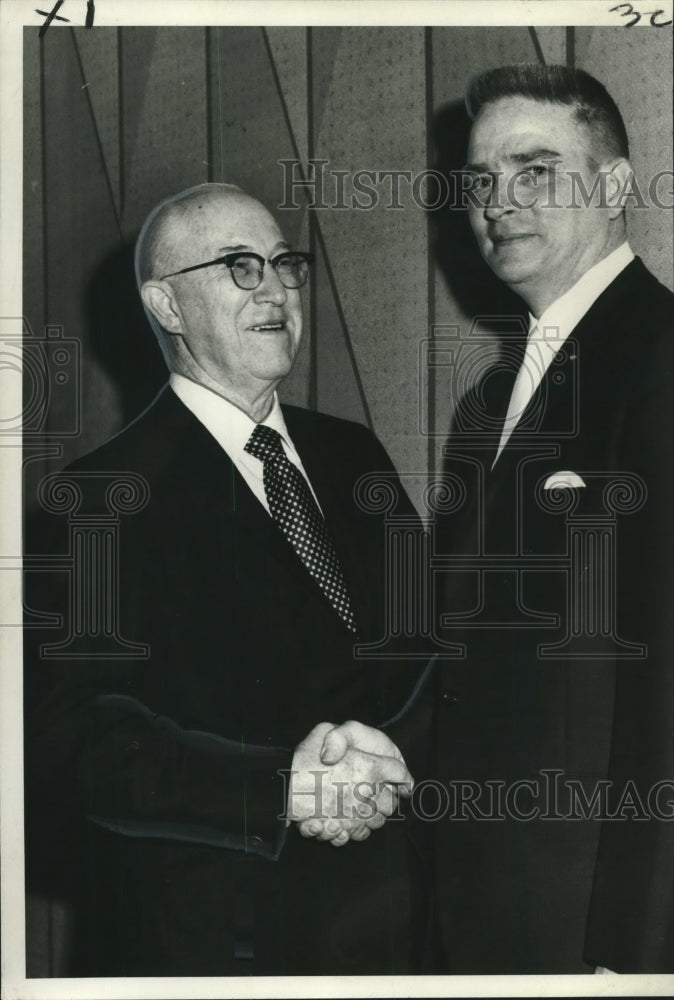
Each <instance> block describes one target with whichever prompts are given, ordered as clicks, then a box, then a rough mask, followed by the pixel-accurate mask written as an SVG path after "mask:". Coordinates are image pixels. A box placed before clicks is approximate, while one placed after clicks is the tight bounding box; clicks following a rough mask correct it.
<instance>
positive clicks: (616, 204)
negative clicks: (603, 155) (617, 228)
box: [601, 157, 634, 219]
mask: <svg viewBox="0 0 674 1000" xmlns="http://www.w3.org/2000/svg"><path fill="white" fill-rule="evenodd" d="M601 169H602V170H604V171H606V204H607V207H608V210H609V218H611V219H617V218H618V216H620V215H622V213H623V212H624V210H625V203H626V201H627V198H628V197H629V196H630V193H631V192H632V193H633V185H634V171H633V170H632V164H631V163H630V161H629V160H626V159H625V158H624V157H620V159H617V160H611V161H609V162H608V163H605V164H604V165H603V166H602V168H601Z"/></svg>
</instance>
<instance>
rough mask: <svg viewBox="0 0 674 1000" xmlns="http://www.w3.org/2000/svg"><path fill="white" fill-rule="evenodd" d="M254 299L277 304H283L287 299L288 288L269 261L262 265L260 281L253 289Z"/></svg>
mask: <svg viewBox="0 0 674 1000" xmlns="http://www.w3.org/2000/svg"><path fill="white" fill-rule="evenodd" d="M254 299H255V301H256V302H273V303H274V305H277V306H282V305H284V304H285V302H286V301H287V299H288V289H287V288H286V287H285V285H284V284H283V283H282V282H281V280H280V278H279V276H278V274H277V273H276V271H275V269H274V268H273V267H272V266H271V264H270V263H269V261H267V262H266V264H265V265H264V270H263V271H262V281H261V282H260V284H259V285H258V286H257V288H256V289H255V292H254Z"/></svg>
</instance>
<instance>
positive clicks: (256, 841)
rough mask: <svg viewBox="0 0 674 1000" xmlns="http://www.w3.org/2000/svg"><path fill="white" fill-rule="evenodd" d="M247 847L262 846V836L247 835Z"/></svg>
mask: <svg viewBox="0 0 674 1000" xmlns="http://www.w3.org/2000/svg"><path fill="white" fill-rule="evenodd" d="M248 846H249V847H256V848H257V847H262V837H249V838H248Z"/></svg>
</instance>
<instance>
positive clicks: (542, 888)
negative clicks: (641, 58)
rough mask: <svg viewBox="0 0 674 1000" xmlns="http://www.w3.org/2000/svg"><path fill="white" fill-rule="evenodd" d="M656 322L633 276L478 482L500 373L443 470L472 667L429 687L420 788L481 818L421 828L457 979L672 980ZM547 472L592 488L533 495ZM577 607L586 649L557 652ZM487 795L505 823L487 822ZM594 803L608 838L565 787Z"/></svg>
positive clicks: (582, 335) (671, 698)
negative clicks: (453, 795)
mask: <svg viewBox="0 0 674 1000" xmlns="http://www.w3.org/2000/svg"><path fill="white" fill-rule="evenodd" d="M671 305H672V296H671V293H669V292H668V291H667V290H666V289H665V288H663V286H661V285H660V284H659V283H658V282H657V281H656V280H655V278H653V277H652V275H650V274H649V272H648V271H647V270H646V268H645V267H644V265H643V264H642V262H641V261H640V260H638V259H637V260H635V261H633V262H632V263H631V264H630V265H629V266H628V267H627V268H626V269H625V270H624V271H623V272H622V273H621V274H620V275H619V276H618V277H617V278H616V279H615V281H614V282H613V283H612V284H611V285H610V286H609V287H608V288H607V289H606V290H605V291H604V293H603V294H602V295H601V296H600V297H599V298H598V299H597V300H596V302H595V303H594V304H593V306H592V307H591V308H590V310H589V311H588V312H587V314H586V315H585V316H584V317H583V319H582V320H581V321H580V323H579V324H578V326H577V327H576V329H575V330H574V331H573V333H572V335H571V337H570V339H569V341H567V343H566V345H565V346H564V349H563V350H562V351H561V352H560V354H559V356H558V357H557V358H556V359H555V361H554V362H553V364H552V365H551V366H550V368H549V369H548V372H547V373H546V376H545V378H544V379H543V382H542V384H541V386H540V387H539V389H538V391H537V392H536V394H535V395H534V398H533V400H532V401H531V403H530V405H529V407H528V408H527V411H526V412H525V414H524V415H523V418H522V420H521V421H520V423H519V425H518V426H517V428H516V430H515V431H514V433H513V435H512V437H511V438H510V441H509V442H508V444H507V446H506V448H505V450H504V451H503V453H502V454H501V456H500V458H499V460H498V462H497V463H496V465H495V467H494V469H493V471H492V470H491V464H492V461H493V459H494V456H495V453H496V447H497V444H498V440H499V437H500V430H501V426H502V419H503V417H504V416H505V412H506V409H507V405H508V400H509V395H510V391H511V388H512V384H513V374H512V372H511V374H510V376H508V377H504V373H503V371H502V370H501V371H500V372H498V371H496V372H490V373H488V374H487V376H485V379H484V380H483V382H482V385H481V386H480V387H479V388H478V391H477V392H476V393H474V394H473V395H472V396H471V398H470V399H469V400H468V401H467V404H464V406H462V408H461V410H460V412H459V414H458V417H457V425H456V431H455V433H454V435H453V438H452V439H451V440H450V442H449V447H448V451H447V455H448V458H447V465H446V469H447V471H448V472H451V473H453V474H455V475H458V476H459V477H460V478H461V479H462V480H463V482H464V484H465V486H466V493H467V501H466V504H465V505H464V508H463V510H462V511H460V512H459V513H458V514H456V515H454V516H452V517H448V518H447V520H446V522H445V523H444V524H442V525H440V526H439V529H438V533H437V536H436V548H437V549H438V550H440V551H442V552H444V553H450V554H455V555H456V554H464V555H467V556H471V557H474V558H473V560H472V564H471V565H470V566H468V567H466V565H465V564H462V565H461V566H458V565H457V567H456V569H451V568H450V571H449V572H448V573H447V574H446V579H445V586H444V589H443V591H442V596H441V598H440V602H439V605H440V606H439V613H441V614H445V615H447V614H449V615H450V618H449V619H446V627H445V629H444V631H442V632H441V634H442V635H443V637H444V638H446V639H448V640H450V641H461V642H463V643H465V645H466V649H467V655H466V658H465V659H464V660H462V661H456V662H448V663H445V665H444V666H443V668H442V671H441V673H440V681H439V686H438V690H437V693H436V694H437V700H438V704H439V706H440V707H439V711H438V725H437V734H436V748H437V754H436V765H435V766H436V769H437V776H438V777H439V778H440V779H442V780H444V781H447V782H451V781H452V780H453V779H473V780H474V781H475V782H476V783H477V784H476V788H477V787H479V788H480V789H481V790H482V798H481V800H480V801H479V805H478V808H479V810H480V812H482V813H487V814H489V815H491V816H492V817H493V818H492V819H491V820H487V819H481V818H477V819H476V818H475V815H472V816H471V813H470V809H466V808H465V807H464V808H463V809H457V808H455V815H454V817H452V814H451V810H450V812H449V813H448V816H447V817H446V818H445V819H444V820H442V821H441V822H438V823H437V824H436V827H437V829H436V834H437V873H438V874H437V881H438V892H439V896H440V900H439V911H440V926H441V934H442V937H443V942H444V948H445V962H446V966H445V967H446V968H449V969H451V971H454V972H485V973H492V972H493V973H526V972H540V973H546V972H547V973H553V972H556V973H563V972H582V971H590V970H591V967H592V966H594V965H604V966H607V967H609V968H611V969H614V970H616V971H618V972H671V971H672V970H673V969H674V965H673V963H674V916H673V914H674V879H673V878H672V872H673V871H674V827H673V826H672V823H671V821H670V822H667V821H666V819H665V818H664V815H666V814H667V813H668V812H669V813H670V814H671V811H672V807H671V792H672V787H673V786H672V784H671V781H672V778H673V777H674V724H673V723H672V719H673V718H674V679H673V677H674V673H673V669H672V649H673V644H672V622H673V620H674V612H673V609H672V562H673V556H674V552H673V546H672V537H673V536H672V527H671V511H672V499H673V494H674V491H673V488H672V487H673V481H674V480H673V455H672V441H671V430H672V385H673V382H672V379H673V376H674V370H673V365H672V336H671ZM514 367H515V366H514ZM562 471H566V472H569V471H571V472H575V473H577V474H579V475H580V476H581V477H582V479H583V480H584V482H585V483H586V485H585V487H584V488H579V489H571V490H567V491H565V493H562V494H556V495H555V494H550V493H548V494H545V493H544V492H542V486H543V483H544V482H545V481H546V479H547V478H548V477H549V476H550V475H552V474H554V473H558V472H562ZM621 474H623V476H622V478H623V481H624V485H623V486H622V487H619V488H618V490H617V491H616V490H613V491H611V489H610V488H609V483H610V482H611V481H614V482H615V481H618V480H620V479H621ZM624 474H629V475H628V476H627V477H625V476H624ZM621 491H622V492H621ZM564 498H566V499H567V500H569V501H570V502H571V505H572V506H573V505H575V510H573V511H568V517H569V520H568V523H567V513H565V511H566V510H567V506H566V504H565V502H564ZM555 505H556V509H555ZM572 523H573V524H575V527H576V528H580V529H582V530H581V533H580V535H578V534H576V535H575V536H574V538H575V539H578V538H581V536H582V537H585V538H588V537H589V531H588V534H586V535H585V536H583V535H582V532H583V530H586V529H589V528H590V527H591V526H592V525H594V529H593V531H594V535H595V541H592V542H590V541H587V540H586V541H584V542H576V541H574V540H573V538H572V534H573V531H572V530H571V525H572ZM614 531H615V544H614V542H613V541H612V540H611V538H612V537H613V532H614ZM576 544H578V546H579V547H578V548H577V549H575V558H576V560H577V565H578V567H579V573H578V575H577V577H576V578H575V582H574V579H573V575H572V573H571V572H570V570H569V565H570V563H569V560H570V557H571V549H573V548H574V546H575V545H576ZM593 545H596V546H597V548H596V549H594V550H592V551H590V550H589V549H588V548H587V547H588V546H590V547H591V546H593ZM583 546H585V548H583ZM487 556H497V557H500V559H499V558H497V559H492V560H491V562H488V561H487V560H486V559H485V557H487ZM535 559H538V560H539V561H540V565H539V566H538V567H537V566H536V565H535ZM592 566H595V567H597V566H598V567H599V568H598V569H595V573H594V575H593V571H592V569H591V567H592ZM597 574H598V576H599V577H601V580H600V582H597V580H598V576H597ZM600 594H601V595H603V596H601V599H600V597H599V595H600ZM574 601H578V602H580V603H579V605H578V606H579V607H580V606H582V608H585V609H587V610H585V611H583V614H584V615H585V616H586V617H585V618H584V619H583V622H584V624H583V627H582V630H583V631H584V633H585V635H584V637H581V638H580V639H578V638H576V639H574V637H573V636H571V639H572V641H571V642H566V643H565V640H566V639H567V638H568V633H569V629H570V626H571V618H570V614H571V610H570V609H571V607H572V605H573V602H574ZM452 615H454V616H455V617H454V619H452V617H451V616H452ZM467 616H472V617H469V618H468V621H467ZM459 618H461V619H462V621H459V620H458V619H459ZM610 621H612V623H613V624H612V626H611V627H609V624H608V623H609V622H610ZM611 629H612V631H611ZM589 633H592V635H591V638H588V634H589ZM555 644H556V645H555ZM643 647H645V648H643ZM554 771H558V772H559V774H558V775H556V776H555V775H554V774H553V772H554ZM546 772H547V774H546ZM490 780H491V781H492V782H495V781H496V782H498V781H501V782H503V783H504V785H503V789H504V790H503V791H502V792H501V793H499V794H501V795H502V796H503V795H505V789H507V788H510V789H511V796H513V797H511V799H510V801H509V803H503V800H501V801H502V805H501V807H499V805H498V802H497V800H496V799H495V798H492V799H491V801H490V798H489V796H490V794H491V795H492V796H496V790H495V789H496V785H492V786H489V784H487V783H488V782H489V781H490ZM524 781H528V782H533V785H528V786H525V785H522V786H520V787H519V791H517V792H516V793H515V791H514V789H515V788H516V787H517V785H516V783H517V782H524ZM607 781H610V782H612V786H611V791H610V794H609V806H608V809H607V810H606V812H607V813H609V814H611V815H615V816H616V818H615V819H612V820H604V821H601V822H600V821H599V820H598V819H597V818H594V819H583V818H582V817H583V810H582V807H581V806H580V805H579V800H578V793H577V792H576V798H575V800H574V798H573V797H572V794H571V793H570V792H569V789H568V787H567V783H568V782H571V783H572V784H573V783H575V787H576V789H577V788H578V787H579V786H580V787H582V789H583V791H584V794H585V796H586V797H587V798H591V795H592V793H593V791H595V790H597V789H598V788H601V787H608V786H606V785H604V786H602V784H601V783H602V782H604V783H606V782H607ZM658 782H669V784H668V785H667V784H665V785H662V786H660V787H661V789H662V790H661V792H660V793H659V794H660V796H661V797H660V798H657V797H653V795H652V789H653V788H654V787H655V786H656V785H657V783H658ZM557 783H558V784H557ZM553 785H554V786H556V787H557V788H558V795H559V797H558V800H557V801H555V799H554V794H553V793H548V792H549V789H550V788H551V787H552V786H553ZM490 787H491V792H490ZM468 789H469V786H464V790H463V793H462V794H463V795H464V799H465V797H466V796H467V795H469V794H472V793H470V791H469V790H468ZM633 789H636V794H637V795H638V797H639V801H638V802H637V803H636V804H635V806H634V808H630V807H629V805H626V803H629V802H630V801H632V802H634V801H635V800H634V795H633V794H632V792H633ZM546 790H547V791H546ZM602 794H603V793H602ZM649 794H651V800H650V806H649V801H648V796H649ZM546 796H547V797H546ZM623 796H626V798H624V797H623ZM667 801H668V802H669V803H670V804H669V806H667V805H666V802H667ZM495 802H496V804H495ZM639 802H643V804H644V810H643V811H642V810H640V808H639ZM621 804H622V805H621ZM536 809H538V814H537V817H538V818H528V819H526V818H524V817H525V816H527V815H529V814H530V813H531V812H532V810H534V811H535V810H536ZM653 811H655V813H656V814H657V813H658V811H659V812H660V814H661V818H658V816H657V815H653ZM500 812H502V813H503V818H499V813H500ZM513 812H519V814H520V815H519V817H517V816H513ZM546 812H547V816H546V818H541V816H543V815H544V814H546ZM457 813H458V814H459V815H458V818H457V815H456V814H457ZM473 813H474V814H477V811H476V810H474V811H473ZM643 813H646V814H647V815H649V816H650V818H645V817H644V816H643ZM461 814H463V815H461ZM597 815H598V814H597V813H596V812H595V817H596V816H597ZM635 815H638V816H640V817H641V818H639V819H636V820H635V819H634V818H633V817H634V816H635ZM565 816H566V817H569V816H570V817H571V818H562V817H565ZM621 816H622V818H620V817H621Z"/></svg>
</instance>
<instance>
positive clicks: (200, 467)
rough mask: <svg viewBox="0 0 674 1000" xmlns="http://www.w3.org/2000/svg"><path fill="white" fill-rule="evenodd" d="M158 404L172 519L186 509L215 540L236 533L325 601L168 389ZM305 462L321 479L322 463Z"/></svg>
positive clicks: (163, 477) (225, 459) (222, 455)
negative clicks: (319, 471)
mask: <svg viewBox="0 0 674 1000" xmlns="http://www.w3.org/2000/svg"><path fill="white" fill-rule="evenodd" d="M157 402H158V408H157V415H158V418H159V420H160V422H161V428H162V440H165V441H166V442H167V448H166V449H165V450H162V451H163V454H162V457H161V459H160V461H161V464H162V469H161V472H160V475H159V481H160V483H161V484H162V485H166V486H168V489H165V490H163V492H164V494H165V495H166V496H167V497H168V502H169V503H170V504H171V506H172V507H173V508H174V516H175V518H176V521H177V522H178V523H179V521H180V519H181V518H184V516H185V512H186V511H192V516H194V517H199V518H200V519H201V520H202V521H203V523H204V524H205V525H211V526H212V528H211V530H212V531H213V534H214V536H215V535H216V533H217V532H219V531H222V532H229V531H234V532H236V533H238V534H240V535H241V536H243V537H245V539H246V541H245V545H246V547H247V548H248V549H249V550H250V551H251V552H252V553H255V552H257V553H259V558H261V559H267V558H272V559H275V560H277V561H278V562H279V563H281V564H282V565H283V567H284V569H285V570H286V571H287V572H288V573H290V574H291V575H292V577H293V579H294V580H295V581H296V583H297V584H298V585H300V586H302V587H304V588H305V589H306V590H307V593H308V594H309V595H313V596H314V597H316V596H319V598H320V599H321V600H325V601H327V598H326V597H325V595H324V594H323V591H322V590H321V588H320V587H319V586H318V584H317V583H316V581H315V580H314V579H313V578H312V576H311V575H310V573H309V571H308V570H307V568H306V566H305V565H304V563H303V562H302V560H301V559H300V558H299V556H298V555H297V553H296V551H295V549H294V548H293V546H292V545H291V544H290V542H289V541H288V540H287V539H286V537H285V536H284V534H283V533H282V531H281V530H280V529H279V528H278V527H277V525H276V524H275V522H274V520H273V519H272V518H271V517H270V515H269V514H268V512H267V511H266V510H265V508H264V507H263V505H262V504H261V503H260V501H259V500H258V499H257V497H256V496H255V494H254V493H253V492H252V490H251V489H250V488H249V486H248V484H247V483H246V481H245V479H244V478H243V476H242V475H241V473H240V472H239V471H238V469H237V468H236V466H235V465H234V463H233V462H232V460H231V459H230V457H229V456H228V455H227V453H226V452H225V451H224V450H223V449H222V447H221V446H220V445H219V444H218V442H217V441H216V440H215V438H214V437H213V436H212V434H210V432H209V431H208V430H207V429H206V428H205V427H204V425H203V424H202V423H201V422H200V421H199V420H198V419H197V418H196V417H195V415H194V414H193V413H192V411H191V410H189V409H188V407H186V406H185V405H184V403H183V402H182V401H181V400H180V399H179V398H178V397H177V396H176V395H175V393H174V392H173V391H172V390H171V389H166V390H165V391H164V393H163V394H162V396H160V398H159V399H158V401H157ZM293 440H294V437H293ZM302 461H303V462H304V456H302ZM309 464H310V465H311V466H312V469H313V468H314V464H315V465H316V477H317V479H319V480H320V479H322V477H321V476H320V474H319V473H318V469H319V468H320V467H321V466H322V463H312V462H310V463H309ZM307 474H308V475H309V476H310V478H311V481H312V485H314V475H313V473H312V472H309V469H307ZM318 485H319V489H316V487H314V489H316V493H317V495H318V494H319V490H320V493H321V495H322V498H319V500H320V503H321V506H322V507H323V510H324V512H325V513H326V519H327V510H326V506H324V503H325V504H326V505H327V506H328V508H329V507H330V500H329V497H330V491H329V489H327V488H326V485H325V484H324V483H323V482H322V481H321V482H320V483H319V484H318Z"/></svg>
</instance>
